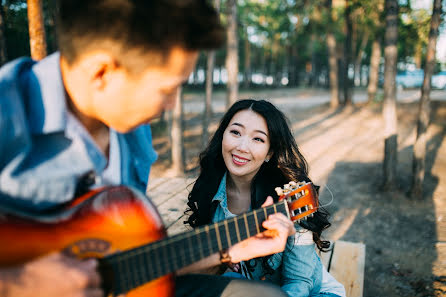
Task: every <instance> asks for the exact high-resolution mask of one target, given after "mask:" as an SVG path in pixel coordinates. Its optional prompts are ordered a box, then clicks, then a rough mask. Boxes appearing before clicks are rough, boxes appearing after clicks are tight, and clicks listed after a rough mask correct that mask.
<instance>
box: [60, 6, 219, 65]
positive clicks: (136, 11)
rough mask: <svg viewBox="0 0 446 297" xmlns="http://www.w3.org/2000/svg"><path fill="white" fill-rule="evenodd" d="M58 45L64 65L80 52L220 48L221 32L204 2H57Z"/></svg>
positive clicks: (213, 11)
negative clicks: (113, 49) (100, 49)
mask: <svg viewBox="0 0 446 297" xmlns="http://www.w3.org/2000/svg"><path fill="white" fill-rule="evenodd" d="M57 2H58V3H57V4H58V10H59V14H58V16H59V17H58V27H57V28H58V40H59V49H60V51H61V54H62V55H63V56H64V58H65V59H66V60H67V62H68V63H69V64H71V63H73V62H74V61H75V60H76V59H77V58H78V57H79V56H80V54H82V53H83V52H84V51H88V50H91V49H96V48H104V47H106V48H108V47H109V46H110V45H113V46H114V47H118V48H119V54H120V56H121V58H122V59H125V57H122V56H123V55H124V56H125V54H126V53H129V52H131V53H138V54H140V55H141V56H142V55H144V54H145V53H156V54H161V55H162V56H163V57H164V58H165V56H166V55H167V54H168V53H169V51H170V49H172V48H173V47H180V48H183V49H185V50H191V51H193V50H207V49H215V48H218V47H220V46H221V45H222V44H223V42H224V36H225V31H224V29H223V27H222V25H221V24H220V20H219V16H218V13H217V12H216V11H215V9H214V8H213V7H212V5H210V4H209V2H208V1H207V0H58V1H57Z"/></svg>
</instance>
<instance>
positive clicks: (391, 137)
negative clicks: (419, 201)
mask: <svg viewBox="0 0 446 297" xmlns="http://www.w3.org/2000/svg"><path fill="white" fill-rule="evenodd" d="M397 41H398V0H386V35H385V48H384V56H385V66H384V106H383V118H384V126H385V127H384V137H385V143H384V164H383V165H384V188H385V189H388V190H391V189H395V188H396V167H397V153H398V151H397V143H398V142H397V116H396V86H395V77H396V63H397V55H398V50H397Z"/></svg>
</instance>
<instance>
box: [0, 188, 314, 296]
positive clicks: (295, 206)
mask: <svg viewBox="0 0 446 297" xmlns="http://www.w3.org/2000/svg"><path fill="white" fill-rule="evenodd" d="M276 191H278V193H279V194H280V195H279V196H280V198H279V202H278V203H276V204H273V205H271V206H268V207H264V208H260V209H257V210H254V211H250V212H247V213H244V214H242V215H239V216H237V217H235V218H231V219H228V220H224V221H221V222H218V223H214V224H211V225H207V226H203V227H200V228H196V229H194V230H193V231H189V232H186V233H182V234H178V235H175V236H171V237H167V236H166V230H165V228H164V227H163V223H162V220H161V218H160V216H159V214H158V212H157V210H156V208H155V206H154V205H153V204H152V203H151V202H150V200H149V199H148V198H147V197H146V196H144V195H143V194H141V193H140V192H138V191H135V190H133V189H131V188H128V187H124V186H110V187H105V188H102V189H97V190H93V191H90V192H88V193H87V194H85V195H83V196H81V197H78V198H76V199H75V200H73V201H72V202H70V203H69V204H67V205H64V206H63V207H61V209H58V210H55V211H54V212H53V213H50V214H47V215H45V216H41V217H39V218H32V217H27V216H26V215H20V216H17V215H13V214H9V213H0V238H1V244H0V266H2V267H7V266H14V265H18V264H21V263H24V262H26V261H29V260H31V259H34V258H36V257H39V256H42V255H45V254H48V253H50V252H53V251H62V252H63V253H65V254H68V255H71V256H74V257H77V258H80V259H85V258H90V257H96V258H98V261H99V272H100V274H101V277H102V282H103V287H104V290H105V291H106V292H107V294H108V295H111V296H117V295H119V294H124V293H126V294H127V296H131V297H139V296H141V297H148V296H160V297H162V296H166V297H167V296H173V293H174V282H173V281H174V276H173V272H174V271H175V270H177V269H179V268H182V267H185V266H187V265H190V264H192V263H193V262H196V261H198V260H200V259H203V258H205V257H207V256H210V255H212V254H213V253H216V252H218V251H220V250H223V249H226V248H229V247H230V246H231V245H233V244H235V243H238V242H240V241H242V240H244V239H247V238H249V237H251V236H253V235H256V234H258V233H260V232H262V231H264V229H263V228H262V222H263V221H264V220H265V219H266V218H267V217H268V216H269V215H270V214H274V213H279V212H280V213H283V214H285V215H286V216H287V217H288V218H290V219H291V220H293V221H299V220H301V219H305V218H306V217H307V216H309V215H312V214H313V213H314V212H315V211H317V208H318V199H317V196H316V193H315V191H314V188H313V185H312V184H311V183H299V184H296V183H293V182H291V183H290V184H288V185H285V186H284V188H283V189H282V188H277V189H276Z"/></svg>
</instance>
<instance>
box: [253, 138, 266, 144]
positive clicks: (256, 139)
mask: <svg viewBox="0 0 446 297" xmlns="http://www.w3.org/2000/svg"><path fill="white" fill-rule="evenodd" d="M254 140H255V141H258V142H262V143H265V140H263V139H262V138H260V137H256V138H254Z"/></svg>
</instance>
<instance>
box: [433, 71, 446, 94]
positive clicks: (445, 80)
mask: <svg viewBox="0 0 446 297" xmlns="http://www.w3.org/2000/svg"><path fill="white" fill-rule="evenodd" d="M431 82H432V88H434V89H445V90H446V71H442V72H440V73H437V74H435V75H433V76H432V80H431Z"/></svg>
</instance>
